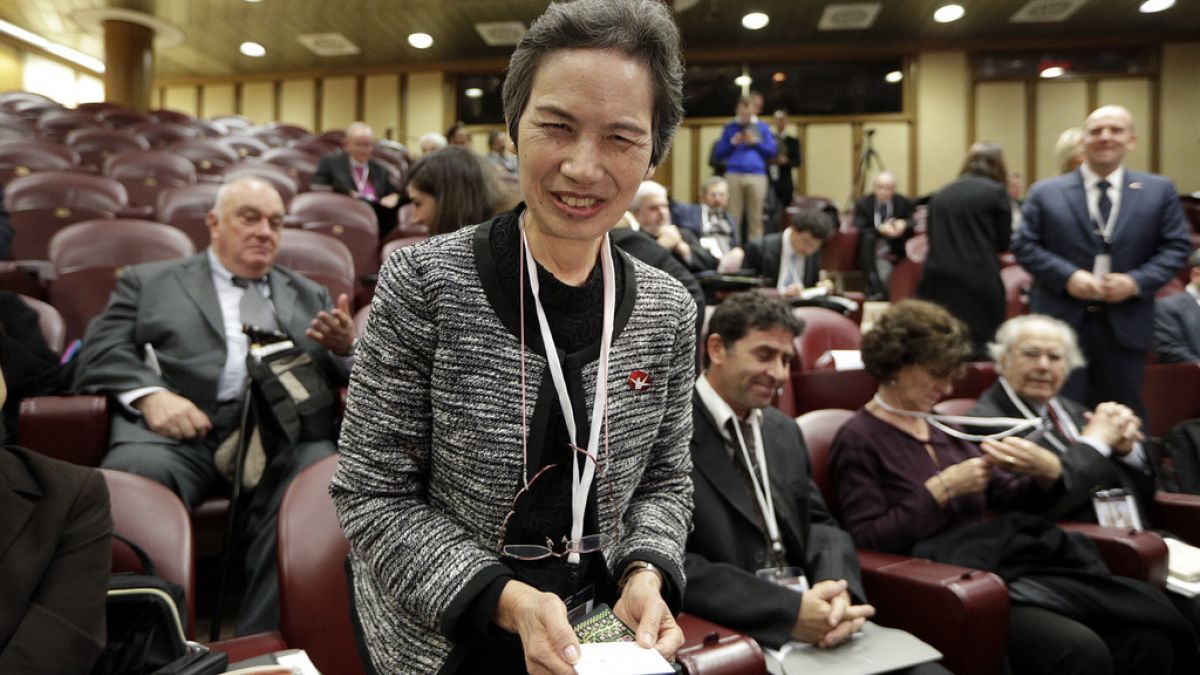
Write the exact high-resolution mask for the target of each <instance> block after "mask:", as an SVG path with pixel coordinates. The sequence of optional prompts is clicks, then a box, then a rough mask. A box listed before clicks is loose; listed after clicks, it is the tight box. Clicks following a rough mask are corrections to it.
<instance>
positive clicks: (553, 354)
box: [521, 214, 617, 564]
mask: <svg viewBox="0 0 1200 675" xmlns="http://www.w3.org/2000/svg"><path fill="white" fill-rule="evenodd" d="M521 243H522V245H523V246H524V248H525V262H526V265H525V267H526V270H527V271H528V276H529V287H530V290H532V291H533V301H534V304H535V305H536V306H537V316H538V327H539V328H540V329H541V332H542V345H543V346H544V347H545V350H546V365H547V367H549V368H550V377H551V379H553V380H554V389H555V391H556V392H557V393H558V403H559V405H560V406H561V407H562V414H563V422H564V423H565V424H566V425H567V434H568V435H569V436H570V439H571V444H572V445H574V444H575V439H576V438H578V436H577V435H576V427H575V408H574V406H573V405H572V403H571V395H570V394H569V393H567V380H566V378H565V377H564V376H563V370H562V363H561V362H559V359H558V349H557V348H556V347H555V345H554V336H553V335H551V334H550V322H549V321H547V320H546V311H545V310H544V309H542V300H541V298H540V297H539V294H538V289H539V287H538V278H537V277H538V275H537V263H536V262H534V259H533V253H531V252H530V251H529V243H528V241H527V240H526V239H525V219H524V214H522V218H521ZM600 261H601V265H602V266H603V267H602V272H603V274H604V327H603V330H602V331H601V335H600V360H599V363H598V365H597V368H596V395H595V398H594V399H593V401H592V417H591V428H590V429H589V433H588V444H587V449H586V451H587V453H588V455H590V456H591V458H592V461H590V462H589V461H588V460H587V459H586V458H584V460H583V474H582V475H580V472H579V458H578V457H576V456H575V453H574V452H572V453H571V541H579V539H580V538H582V537H583V515H584V512H585V511H586V510H587V498H588V491H589V490H590V489H591V487H592V479H593V478H594V477H595V473H596V460H599V455H598V454H597V451H598V450H599V447H600V427H601V426H602V425H601V423H600V420H601V419H603V416H604V408H605V406H606V405H607V404H608V353H609V349H610V348H611V346H612V332H613V317H614V315H615V314H616V296H617V284H616V279H615V278H614V276H615V272H614V270H613V259H612V250H611V248H610V247H609V244H608V235H607V234H605V235H604V242H603V244H602V245H601V252H600ZM567 562H569V563H571V564H578V563H579V554H578V553H570V554H568V556H567Z"/></svg>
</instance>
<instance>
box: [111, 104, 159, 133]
mask: <svg viewBox="0 0 1200 675" xmlns="http://www.w3.org/2000/svg"><path fill="white" fill-rule="evenodd" d="M96 117H98V118H99V119H100V121H102V122H104V123H105V124H107V125H108V126H110V127H112V128H114V129H124V128H126V127H132V126H134V125H135V124H145V123H147V122H150V123H154V121H155V120H154V117H152V116H151V115H148V114H146V113H143V112H137V111H135V110H126V109H124V108H116V109H110V110H105V111H102V112H99V113H96Z"/></svg>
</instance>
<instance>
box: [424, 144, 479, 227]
mask: <svg viewBox="0 0 1200 675" xmlns="http://www.w3.org/2000/svg"><path fill="white" fill-rule="evenodd" d="M493 181H494V171H493V170H491V169H490V168H489V167H487V166H485V165H484V163H483V160H482V159H481V158H480V157H478V156H477V155H476V154H475V153H473V152H471V151H470V150H468V149H466V148H464V147H462V146H459V145H448V146H446V147H445V148H442V149H441V150H438V151H437V152H434V153H431V154H428V155H425V156H424V157H422V158H421V159H420V161H418V162H417V163H416V164H414V165H413V168H412V171H410V172H409V174H408V184H409V185H411V186H412V187H414V188H416V189H418V190H420V191H421V192H424V193H425V194H428V195H429V196H431V197H433V198H434V199H435V200H437V208H436V210H435V215H434V217H433V222H431V223H426V227H427V229H428V230H429V234H430V236H432V235H435V234H446V233H447V232H453V231H455V230H457V229H459V228H461V227H466V226H467V225H474V224H475V223H482V222H483V221H485V220H487V219H488V218H490V217H491V216H492V199H493V197H494V196H495V193H496V187H495V185H494V184H493Z"/></svg>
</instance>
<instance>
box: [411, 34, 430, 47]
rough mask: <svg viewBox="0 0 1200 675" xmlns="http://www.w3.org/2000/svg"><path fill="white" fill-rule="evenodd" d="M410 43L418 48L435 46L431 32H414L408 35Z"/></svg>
mask: <svg viewBox="0 0 1200 675" xmlns="http://www.w3.org/2000/svg"><path fill="white" fill-rule="evenodd" d="M408 44H410V45H412V46H414V47H416V48H417V49H429V48H430V47H432V46H433V36H432V35H430V34H429V33H413V34H412V35H409V36H408Z"/></svg>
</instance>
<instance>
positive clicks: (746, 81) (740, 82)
mask: <svg viewBox="0 0 1200 675" xmlns="http://www.w3.org/2000/svg"><path fill="white" fill-rule="evenodd" d="M753 81H754V80H752V79H750V76H749V75H738V76H737V77H735V78H733V83H734V84H736V85H737V86H739V87H749V86H750V83H751V82H753Z"/></svg>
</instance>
